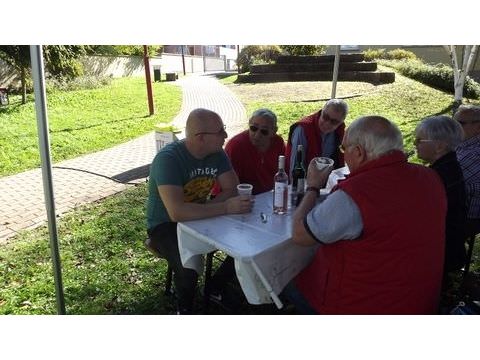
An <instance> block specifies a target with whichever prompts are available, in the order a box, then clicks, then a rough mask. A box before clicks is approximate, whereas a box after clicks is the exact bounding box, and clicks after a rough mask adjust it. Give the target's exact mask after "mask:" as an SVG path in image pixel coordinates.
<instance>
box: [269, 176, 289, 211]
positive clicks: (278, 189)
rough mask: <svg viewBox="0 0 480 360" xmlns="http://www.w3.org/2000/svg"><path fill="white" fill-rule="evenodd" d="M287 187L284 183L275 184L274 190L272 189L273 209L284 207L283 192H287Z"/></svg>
mask: <svg viewBox="0 0 480 360" xmlns="http://www.w3.org/2000/svg"><path fill="white" fill-rule="evenodd" d="M287 186H288V185H287V184H285V183H281V182H276V183H275V189H274V199H273V206H274V207H282V208H283V207H285V208H286V205H287V204H285V198H286V197H285V192H287V191H288V187H287Z"/></svg>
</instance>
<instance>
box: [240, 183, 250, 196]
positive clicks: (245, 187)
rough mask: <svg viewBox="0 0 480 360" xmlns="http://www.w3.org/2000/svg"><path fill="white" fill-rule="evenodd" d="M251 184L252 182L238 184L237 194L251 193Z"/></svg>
mask: <svg viewBox="0 0 480 360" xmlns="http://www.w3.org/2000/svg"><path fill="white" fill-rule="evenodd" d="M252 190H253V185H252V184H238V185H237V191H238V195H249V196H251V195H252Z"/></svg>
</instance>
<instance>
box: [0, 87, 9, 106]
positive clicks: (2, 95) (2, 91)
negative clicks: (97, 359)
mask: <svg viewBox="0 0 480 360" xmlns="http://www.w3.org/2000/svg"><path fill="white" fill-rule="evenodd" d="M9 103H10V102H9V101H8V90H7V88H0V105H8V104H9Z"/></svg>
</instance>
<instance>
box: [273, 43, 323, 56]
mask: <svg viewBox="0 0 480 360" xmlns="http://www.w3.org/2000/svg"><path fill="white" fill-rule="evenodd" d="M280 49H282V50H283V51H284V52H286V53H287V54H288V55H322V54H324V53H325V50H327V47H326V46H325V45H280Z"/></svg>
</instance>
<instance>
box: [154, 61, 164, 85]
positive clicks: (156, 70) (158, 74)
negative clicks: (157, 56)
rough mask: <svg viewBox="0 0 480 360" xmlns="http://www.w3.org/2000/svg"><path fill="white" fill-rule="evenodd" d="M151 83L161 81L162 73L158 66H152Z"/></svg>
mask: <svg viewBox="0 0 480 360" xmlns="http://www.w3.org/2000/svg"><path fill="white" fill-rule="evenodd" d="M153 81H155V82H157V81H158V82H160V81H162V73H161V71H160V65H153Z"/></svg>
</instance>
